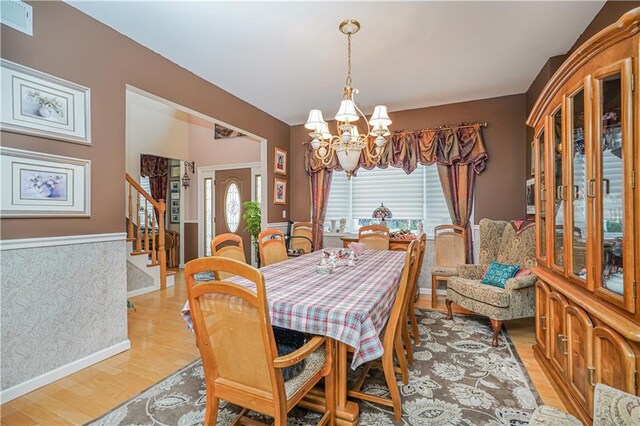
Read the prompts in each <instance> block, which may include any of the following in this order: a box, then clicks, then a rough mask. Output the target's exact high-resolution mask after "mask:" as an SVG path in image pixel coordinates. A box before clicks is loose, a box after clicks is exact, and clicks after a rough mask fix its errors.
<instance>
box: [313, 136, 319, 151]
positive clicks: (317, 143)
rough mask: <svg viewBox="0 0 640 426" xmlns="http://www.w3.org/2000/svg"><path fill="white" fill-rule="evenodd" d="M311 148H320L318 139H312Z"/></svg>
mask: <svg viewBox="0 0 640 426" xmlns="http://www.w3.org/2000/svg"><path fill="white" fill-rule="evenodd" d="M311 148H313V149H318V148H320V140H319V139H318V138H313V140H312V141H311Z"/></svg>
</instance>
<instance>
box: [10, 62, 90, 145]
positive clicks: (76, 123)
mask: <svg viewBox="0 0 640 426" xmlns="http://www.w3.org/2000/svg"><path fill="white" fill-rule="evenodd" d="M0 69H1V70H2V72H1V73H0V74H1V77H0V93H1V95H0V128H2V130H5V131H8V132H15V133H24V134H28V135H34V136H41V137H44V138H49V139H59V140H63V141H66V142H75V143H81V144H86V145H91V96H90V90H89V89H88V88H86V87H84V86H80V85H78V84H75V83H72V82H70V81H66V80H63V79H61V78H58V77H54V76H52V75H49V74H45V73H43V72H40V71H37V70H34V69H31V68H27V67H25V66H22V65H19V64H16V63H14V62H11V61H7V60H4V59H2V60H0Z"/></svg>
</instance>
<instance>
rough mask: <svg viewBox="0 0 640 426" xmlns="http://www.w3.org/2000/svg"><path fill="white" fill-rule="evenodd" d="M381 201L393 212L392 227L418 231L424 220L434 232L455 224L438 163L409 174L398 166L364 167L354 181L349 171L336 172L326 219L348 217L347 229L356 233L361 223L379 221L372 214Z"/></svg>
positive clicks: (425, 228) (429, 229) (428, 230)
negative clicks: (446, 225) (439, 228)
mask: <svg viewBox="0 0 640 426" xmlns="http://www.w3.org/2000/svg"><path fill="white" fill-rule="evenodd" d="M381 203H384V205H385V206H386V207H388V208H389V210H391V212H392V213H393V218H392V219H389V220H387V223H388V226H389V228H390V229H392V230H395V229H411V230H414V231H415V230H416V229H417V226H418V224H419V223H420V222H422V223H423V224H424V232H425V233H427V235H433V228H435V227H436V226H438V225H442V224H447V223H451V217H450V216H449V209H448V207H447V203H446V201H445V199H444V194H443V192H442V187H441V185H440V177H439V176H438V169H437V167H436V166H435V165H433V166H418V168H417V169H416V170H415V171H414V172H413V173H411V174H409V175H408V174H406V173H405V172H404V170H402V169H400V168H396V167H388V168H386V169H380V168H375V169H373V170H364V169H360V170H358V176H356V177H354V178H353V179H351V180H348V179H347V176H346V174H345V173H342V172H336V173H334V174H333V177H332V180H331V190H330V191H329V200H328V205H327V213H326V221H331V220H340V219H341V218H346V219H347V230H348V231H352V232H356V231H357V230H358V228H360V226H363V225H369V224H371V223H376V222H377V220H376V219H372V218H371V214H372V213H373V211H374V210H375V209H376V207H378V206H380V204H381Z"/></svg>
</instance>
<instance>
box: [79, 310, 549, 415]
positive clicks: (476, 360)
mask: <svg viewBox="0 0 640 426" xmlns="http://www.w3.org/2000/svg"><path fill="white" fill-rule="evenodd" d="M417 312H418V314H419V315H418V321H419V323H420V326H419V327H420V336H421V339H422V341H421V344H420V345H419V346H414V353H415V355H414V357H415V362H414V364H413V365H412V366H410V370H409V373H410V378H409V379H410V380H409V384H408V385H406V386H404V385H402V382H401V381H400V378H399V377H398V385H399V386H400V392H401V395H402V413H403V415H402V423H401V424H403V425H412V426H422V425H425V426H426V425H438V426H441V425H442V426H443V425H467V426H470V425H490V426H497V425H511V426H515V425H526V424H528V419H529V417H530V415H531V413H532V412H533V410H535V408H536V407H537V406H538V405H539V404H541V402H540V398H539V396H538V394H537V392H536V390H535V388H534V387H533V384H532V383H531V380H530V378H529V376H528V375H527V373H526V371H525V369H524V367H523V365H522V362H521V361H520V358H519V357H518V355H517V353H516V351H515V348H514V346H513V344H512V343H511V340H510V339H509V337H508V335H507V334H506V332H505V331H504V330H503V332H502V334H501V336H500V344H499V346H498V347H497V348H494V347H492V346H491V327H490V325H489V320H488V319H486V318H482V317H475V316H469V315H462V314H456V315H454V320H453V321H447V320H445V319H444V317H445V314H444V313H442V312H437V311H428V310H421V309H420V310H417ZM369 375H370V377H369V378H367V381H366V382H365V387H364V388H363V389H364V390H365V391H366V392H368V393H372V394H377V395H381V396H387V395H388V390H387V388H386V386H385V381H384V376H383V374H382V371H380V370H376V369H371V370H370V372H369ZM205 394H206V390H205V385H204V372H203V369H202V364H201V362H200V360H198V361H195V362H194V363H192V364H190V365H188V366H187V367H185V368H183V369H182V370H180V371H178V372H176V373H174V374H173V375H171V376H169V377H168V378H166V379H164V380H162V381H161V382H159V383H158V384H156V385H154V386H152V387H151V388H149V389H147V390H146V391H145V392H143V393H141V394H140V395H138V396H137V397H135V398H133V399H131V400H129V401H128V402H126V403H124V404H123V405H121V406H120V407H118V408H116V409H114V410H112V411H110V412H109V413H107V414H106V415H105V416H103V417H101V418H99V419H97V420H95V421H93V422H92V423H90V425H92V426H97V425H101V426H102V425H104V426H115V425H131V424H135V425H178V426H191V425H200V424H202V422H203V420H204V410H205ZM360 410H361V411H360V424H362V425H375V426H387V425H394V424H398V423H394V422H393V412H392V411H391V410H390V409H388V408H387V407H382V406H378V405H375V404H370V403H367V402H360ZM239 411H240V408H239V407H237V406H235V405H232V404H228V403H226V402H221V404H220V412H219V415H218V425H227V424H229V423H230V422H231V420H233V418H234V417H235V415H236V414H237V413H238V412H239ZM251 417H254V418H256V419H257V420H260V421H262V422H266V423H269V422H270V419H269V418H267V417H265V416H262V415H259V414H257V413H255V414H254V413H252V414H251ZM319 418H320V415H319V414H317V413H313V412H310V411H307V410H304V409H298V408H295V409H294V410H293V411H292V412H291V413H290V417H289V424H290V425H296V426H306V425H315V424H316V423H317V421H318V420H319Z"/></svg>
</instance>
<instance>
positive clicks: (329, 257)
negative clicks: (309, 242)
mask: <svg viewBox="0 0 640 426" xmlns="http://www.w3.org/2000/svg"><path fill="white" fill-rule="evenodd" d="M320 265H330V266H332V267H338V266H356V254H355V252H354V251H353V250H351V251H349V250H345V249H336V250H325V249H323V250H322V259H321V260H320Z"/></svg>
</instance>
